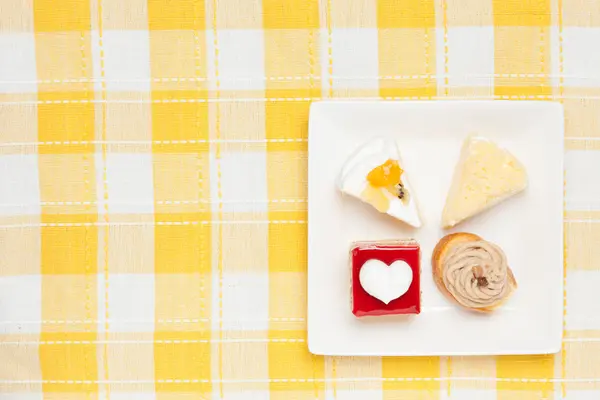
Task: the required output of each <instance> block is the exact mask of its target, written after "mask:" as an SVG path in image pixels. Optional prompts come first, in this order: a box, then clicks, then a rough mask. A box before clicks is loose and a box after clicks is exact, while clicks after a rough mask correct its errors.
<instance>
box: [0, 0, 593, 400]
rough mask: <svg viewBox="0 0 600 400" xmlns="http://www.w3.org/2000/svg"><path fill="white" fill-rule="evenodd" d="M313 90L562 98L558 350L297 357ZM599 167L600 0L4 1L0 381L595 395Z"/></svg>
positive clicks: (456, 395) (158, 393) (40, 389)
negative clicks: (562, 260)
mask: <svg viewBox="0 0 600 400" xmlns="http://www.w3.org/2000/svg"><path fill="white" fill-rule="evenodd" d="M328 98H387V99H423V100H427V99H446V98H447V99H456V98H460V99H465V98H466V99H515V100H519V99H543V100H555V101H560V102H562V103H563V104H564V106H565V112H566V138H565V146H566V174H565V176H566V185H565V190H566V204H565V205H566V211H565V227H566V240H565V251H566V268H565V280H566V285H565V288H566V290H565V304H566V308H565V323H564V324H565V339H564V344H563V348H562V351H561V352H560V353H559V354H557V355H551V356H536V357H495V358H492V357H483V358H481V357H478V358H461V357H451V358H448V357H426V358H379V357H372V358H335V357H325V358H323V357H315V356H311V355H310V354H309V353H308V351H307V346H306V342H305V338H306V319H305V318H306V197H307V196H306V195H307V186H306V183H307V182H306V180H307V178H306V167H307V163H306V161H307V153H306V150H307V143H306V138H307V117H308V108H309V105H310V102H311V101H312V100H316V99H328ZM599 176H600V1H599V0H379V1H376V0H0V399H17V400H33V399H42V398H43V399H68V400H71V399H96V398H101V399H139V400H146V399H184V398H185V399H191V398H194V399H196V398H200V399H235V400H241V399H282V400H284V399H285V400H287V399H315V398H318V399H340V400H342V399H356V400H358V399H360V400H362V399H386V400H387V399H390V400H391V399H460V400H462V399H473V400H475V399H477V400H479V399H483V400H485V399H496V398H497V399H540V398H544V399H569V400H571V399H577V400H579V399H581V400H585V399H588V400H591V399H598V398H599V396H600V290H598V287H599V286H600V224H599V222H600V181H598V177H599ZM518 329H519V327H515V334H518Z"/></svg>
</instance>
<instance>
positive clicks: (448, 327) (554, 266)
mask: <svg viewBox="0 0 600 400" xmlns="http://www.w3.org/2000/svg"><path fill="white" fill-rule="evenodd" d="M563 131H564V126H563V111H562V106H561V105H560V104H558V103H550V102H533V101H532V102H528V101H515V102H512V101H445V102H444V101H431V102H378V101H361V102H353V101H334V102H320V103H314V104H313V105H312V108H311V111H310V122H309V146H308V147H309V150H308V152H309V171H308V182H309V183H308V184H309V194H308V199H309V200H308V201H309V203H308V224H309V225H308V346H309V350H310V351H311V352H312V353H314V354H325V355H347V356H350V355H369V356H372V355H381V356H396V355H411V356H412V355H484V354H543V353H554V352H557V351H558V350H559V349H560V346H561V338H562V317H563V226H562V218H563V211H562V210H563ZM469 133H477V134H479V135H482V136H485V137H488V138H490V139H492V140H494V141H496V142H497V143H498V144H499V145H501V146H503V147H506V148H507V149H509V151H511V152H512V153H513V154H514V155H515V156H516V157H517V158H518V159H519V160H520V161H521V162H522V163H523V164H524V165H525V168H526V169H527V173H528V176H529V186H528V188H527V189H526V190H525V192H524V193H521V194H520V195H517V196H515V197H513V198H511V199H509V200H507V201H505V202H503V203H501V204H499V205H498V206H496V207H495V208H493V209H491V210H489V211H487V212H485V213H483V214H481V215H479V216H477V217H474V218H473V219H471V220H470V221H467V222H464V223H462V224H460V225H459V226H458V227H455V228H454V229H452V230H450V232H452V231H467V232H473V233H476V234H478V235H480V236H482V237H483V238H485V239H487V240H490V241H493V242H495V243H498V244H499V245H500V246H501V247H502V248H503V249H504V251H505V252H506V254H507V257H508V261H509V263H510V266H511V268H512V270H513V272H514V274H515V277H516V279H517V282H518V285H519V287H518V289H517V291H516V292H515V293H514V295H513V296H512V297H511V298H510V300H509V301H508V302H507V303H505V305H503V306H502V307H501V308H499V309H498V310H496V311H495V312H494V313H492V314H491V315H479V314H476V313H471V312H468V311H465V310H462V309H461V308H459V307H458V306H456V305H454V304H453V303H451V302H450V301H448V300H447V299H446V298H445V297H444V296H443V295H442V294H441V293H440V292H439V291H438V289H437V288H436V286H435V284H434V282H433V278H432V274H431V263H430V262H431V252H432V250H433V248H434V246H435V244H436V243H437V241H438V240H439V239H440V238H442V237H443V236H444V235H445V234H447V233H448V231H444V230H442V229H441V228H440V217H441V212H442V208H443V206H444V202H445V199H446V192H447V190H448V188H449V186H450V180H451V176H452V173H453V171H454V167H455V165H456V162H457V159H458V155H459V152H460V148H461V145H462V142H463V140H464V138H465V137H466V136H467V135H468V134H469ZM374 137H388V138H394V139H396V140H397V141H399V143H400V151H401V153H402V154H401V155H402V157H403V163H404V165H406V168H405V170H406V171H407V173H408V174H409V176H410V181H411V184H412V186H413V191H414V192H415V196H416V197H417V199H418V203H419V206H420V210H421V215H422V218H423V222H424V225H423V227H421V228H420V229H411V228H409V227H407V226H405V225H404V224H402V223H400V222H398V221H395V220H393V219H392V218H391V217H389V216H386V215H381V214H379V213H378V212H377V211H375V210H374V209H372V208H371V207H370V206H368V205H366V204H363V203H361V202H360V201H359V200H357V199H353V198H350V197H347V196H342V195H341V194H340V193H339V192H338V190H337V187H336V185H335V179H336V177H337V175H338V173H339V171H340V169H341V168H342V165H343V164H344V162H345V161H346V158H347V157H348V155H349V154H351V153H352V152H353V150H354V149H356V148H357V146H359V145H360V144H362V143H364V142H366V141H368V140H369V139H371V138H374ZM406 237H413V238H415V239H417V240H418V241H419V243H420V245H421V291H422V299H421V301H422V311H421V314H420V315H416V316H410V317H406V316H395V317H394V316H392V317H371V318H363V319H358V318H356V317H354V315H353V314H352V313H351V311H350V290H349V282H350V268H349V264H348V257H349V254H348V251H349V247H350V243H351V242H353V241H357V240H379V239H388V238H406Z"/></svg>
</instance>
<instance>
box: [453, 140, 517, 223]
mask: <svg viewBox="0 0 600 400" xmlns="http://www.w3.org/2000/svg"><path fill="white" fill-rule="evenodd" d="M526 187H527V173H526V171H525V168H524V167H523V165H522V164H521V163H520V162H519V160H517V158H516V157H515V156H513V155H512V154H511V153H510V152H508V150H506V149H503V148H501V147H499V146H498V145H497V144H495V143H494V142H492V141H490V140H489V139H486V138H483V137H478V136H469V137H467V139H466V140H465V141H464V143H463V147H462V151H461V154H460V159H459V161H458V164H457V166H456V169H455V170H454V176H453V178H452V184H451V186H450V190H449V192H448V196H447V198H446V205H445V207H444V211H443V213H442V226H443V227H444V228H450V227H453V226H454V225H456V224H458V223H460V222H462V221H464V220H465V219H467V218H470V217H472V216H474V215H476V214H479V213H481V212H482V211H485V210H487V209H489V208H491V207H493V206H495V205H496V204H498V203H500V202H502V201H504V200H506V199H508V198H509V197H511V196H513V195H515V194H517V193H519V192H521V191H523V190H524V189H525V188H526Z"/></svg>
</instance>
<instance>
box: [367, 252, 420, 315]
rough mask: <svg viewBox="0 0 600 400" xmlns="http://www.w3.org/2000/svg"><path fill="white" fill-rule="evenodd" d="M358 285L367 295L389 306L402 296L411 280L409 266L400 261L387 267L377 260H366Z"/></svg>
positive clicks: (411, 274)
mask: <svg viewBox="0 0 600 400" xmlns="http://www.w3.org/2000/svg"><path fill="white" fill-rule="evenodd" d="M358 278H359V281H360V285H361V286H362V287H363V289H365V291H366V292H367V293H369V294H370V295H371V296H373V297H375V298H376V299H379V300H381V301H383V302H384V303H385V304H389V303H390V301H392V300H394V299H397V298H398V297H400V296H402V295H403V294H404V293H406V291H407V290H408V288H409V287H410V284H411V283H412V280H413V272H412V269H411V268H410V266H409V265H408V264H407V263H406V262H405V261H402V260H398V261H394V262H393V263H392V264H391V265H387V264H385V263H383V262H382V261H379V260H374V259H372V260H367V261H366V262H365V263H364V264H363V266H362V268H361V269H360V274H359V276H358Z"/></svg>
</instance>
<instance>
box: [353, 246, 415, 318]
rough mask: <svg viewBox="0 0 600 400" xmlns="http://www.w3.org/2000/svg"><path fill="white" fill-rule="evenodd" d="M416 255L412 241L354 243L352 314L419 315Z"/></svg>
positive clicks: (360, 315) (359, 315) (361, 315)
mask: <svg viewBox="0 0 600 400" xmlns="http://www.w3.org/2000/svg"><path fill="white" fill-rule="evenodd" d="M420 254H421V251H420V248H419V244H418V243H417V242H416V241H414V240H396V241H380V242H356V243H354V244H353V246H352V248H351V250H350V258H351V267H352V313H353V314H354V315H355V316H357V317H364V316H378V315H394V314H419V313H420V312H421V285H420V273H421V266H420Z"/></svg>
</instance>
